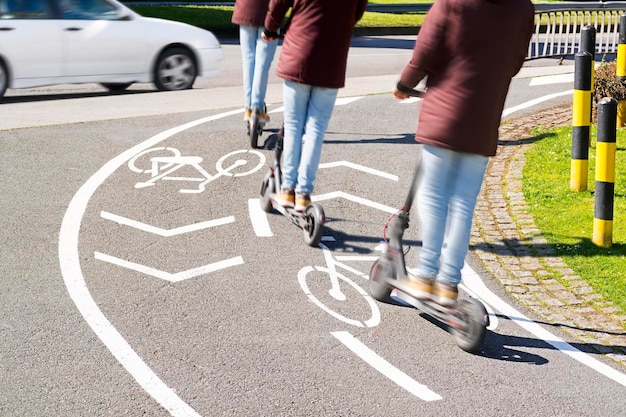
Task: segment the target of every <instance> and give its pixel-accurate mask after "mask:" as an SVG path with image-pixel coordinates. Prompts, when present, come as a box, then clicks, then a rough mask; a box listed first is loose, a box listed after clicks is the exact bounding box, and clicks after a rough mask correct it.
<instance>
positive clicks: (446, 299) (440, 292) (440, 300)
mask: <svg viewBox="0 0 626 417" xmlns="http://www.w3.org/2000/svg"><path fill="white" fill-rule="evenodd" d="M458 298H459V290H458V288H457V286H456V285H450V284H444V283H441V282H435V285H434V287H433V300H434V301H435V302H436V303H437V304H439V305H441V306H444V307H452V306H455V305H456V304H457V302H456V300H457V299H458Z"/></svg>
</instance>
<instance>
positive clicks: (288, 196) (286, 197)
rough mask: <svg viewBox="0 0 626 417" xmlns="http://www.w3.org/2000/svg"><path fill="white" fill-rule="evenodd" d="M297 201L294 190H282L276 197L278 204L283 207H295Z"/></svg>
mask: <svg viewBox="0 0 626 417" xmlns="http://www.w3.org/2000/svg"><path fill="white" fill-rule="evenodd" d="M294 201H295V193H294V192H293V190H283V189H281V190H280V191H279V192H278V194H277V195H276V202H277V203H278V204H280V205H281V206H282V207H293V203H294Z"/></svg>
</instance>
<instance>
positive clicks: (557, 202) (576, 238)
mask: <svg viewBox="0 0 626 417" xmlns="http://www.w3.org/2000/svg"><path fill="white" fill-rule="evenodd" d="M595 132H596V130H595V126H594V127H593V128H592V140H591V144H590V150H589V185H588V190H587V191H584V192H575V191H571V190H570V171H571V168H570V166H571V144H572V128H571V126H569V127H559V128H554V129H542V128H537V129H536V130H535V131H533V136H535V137H541V138H542V139H541V140H540V141H538V142H536V143H534V144H533V146H532V148H531V149H530V150H529V151H528V152H527V153H526V162H525V166H524V174H523V192H524V198H525V199H526V203H527V205H528V207H529V210H530V212H531V213H532V215H533V217H534V220H535V223H536V225H537V227H538V228H539V229H540V230H541V231H542V233H543V234H544V236H545V237H546V239H547V240H548V242H550V243H551V244H552V245H553V247H554V248H555V251H556V254H557V255H558V256H560V257H561V258H562V259H563V260H564V261H565V263H567V265H568V266H569V267H570V268H571V269H572V270H573V271H574V272H575V273H577V274H578V275H579V276H580V277H581V278H582V279H584V280H585V281H586V282H587V283H589V284H590V285H591V286H592V287H593V289H594V290H595V291H596V292H597V293H599V294H601V295H602V296H603V297H604V298H605V299H606V300H609V301H611V302H613V304H614V305H616V306H618V307H619V308H620V309H621V311H622V313H624V312H626V278H625V276H624V271H626V181H624V179H625V178H626V176H625V175H626V130H624V129H618V132H617V152H616V163H615V178H616V180H615V197H614V214H613V219H614V221H613V239H612V241H613V245H612V247H610V248H601V247H598V246H596V245H595V244H594V243H593V242H592V235H593V219H594V204H595V202H594V199H595V197H594V189H595V187H594V185H595V184H594V178H595V163H596V152H595V151H596V148H595ZM562 284H563V285H565V286H566V287H567V286H568V283H567V282H566V281H563V282H562Z"/></svg>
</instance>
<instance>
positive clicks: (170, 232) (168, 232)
mask: <svg viewBox="0 0 626 417" xmlns="http://www.w3.org/2000/svg"><path fill="white" fill-rule="evenodd" d="M100 217H102V218H103V219H107V220H111V221H114V222H116V223H119V224H123V225H125V226H130V227H134V228H135V229H139V230H143V231H144V232H148V233H154V234H155V235H159V236H163V237H170V236H176V235H181V234H183V233H189V232H196V231H198V230H202V229H208V228H209V227H215V226H221V225H224V224H228V223H233V222H234V221H235V217H234V216H228V217H222V218H221V219H215V220H208V221H206V222H200V223H194V224H189V225H187V226H181V227H175V228H173V229H162V228H160V227H155V226H151V225H149V224H146V223H142V222H139V221H137V220H132V219H128V218H126V217H122V216H118V215H117V214H113V213H109V212H107V211H101V212H100Z"/></svg>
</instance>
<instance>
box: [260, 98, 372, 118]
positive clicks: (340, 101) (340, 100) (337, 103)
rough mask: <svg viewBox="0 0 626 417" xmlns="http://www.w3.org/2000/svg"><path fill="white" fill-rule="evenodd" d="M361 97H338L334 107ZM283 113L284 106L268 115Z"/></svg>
mask: <svg viewBox="0 0 626 417" xmlns="http://www.w3.org/2000/svg"><path fill="white" fill-rule="evenodd" d="M362 98H363V96H357V97H338V98H337V99H335V106H343V105H345V104H350V103H352V102H353V101H357V100H360V99H362ZM284 111H285V107H284V106H280V107H277V108H275V109H274V110H272V111H270V112H269V113H270V114H271V113H282V112H284Z"/></svg>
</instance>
